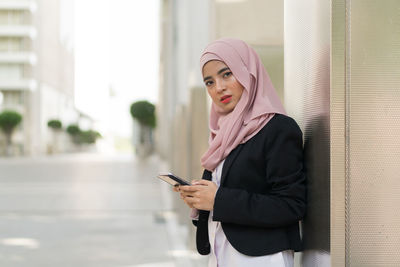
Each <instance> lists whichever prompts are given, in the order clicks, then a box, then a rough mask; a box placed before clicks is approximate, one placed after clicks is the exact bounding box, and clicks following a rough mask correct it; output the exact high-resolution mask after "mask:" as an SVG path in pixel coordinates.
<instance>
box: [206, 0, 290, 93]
mask: <svg viewBox="0 0 400 267" xmlns="http://www.w3.org/2000/svg"><path fill="white" fill-rule="evenodd" d="M283 3H284V1H282V0H251V1H218V0H214V2H213V8H212V9H211V12H212V13H213V15H214V20H213V21H214V26H213V27H212V29H211V32H212V34H213V36H212V39H218V38H221V37H233V38H238V39H242V40H244V41H245V42H247V43H249V44H250V45H251V46H252V47H253V48H254V49H255V50H256V52H257V53H258V54H259V55H260V57H261V60H262V62H263V64H264V66H265V68H266V70H267V72H268V74H269V76H270V78H271V81H272V83H273V84H274V86H275V88H276V90H277V92H278V95H279V96H280V97H281V99H282V101H283V88H284V78H283V60H284V57H283Z"/></svg>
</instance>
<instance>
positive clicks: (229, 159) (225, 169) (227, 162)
mask: <svg viewBox="0 0 400 267" xmlns="http://www.w3.org/2000/svg"><path fill="white" fill-rule="evenodd" d="M242 148H243V144H241V145H238V146H237V147H236V148H235V149H234V150H232V151H231V153H229V155H228V156H227V157H226V159H225V162H224V166H223V167H222V174H221V185H223V184H224V181H225V177H226V175H227V174H228V171H229V169H230V167H231V166H232V164H233V162H234V161H235V159H236V157H237V156H238V155H239V153H240V151H241V150H242Z"/></svg>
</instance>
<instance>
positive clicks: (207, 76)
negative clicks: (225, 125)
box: [203, 60, 244, 114]
mask: <svg viewBox="0 0 400 267" xmlns="http://www.w3.org/2000/svg"><path fill="white" fill-rule="evenodd" d="M203 80H204V83H205V85H206V87H207V91H208V94H209V95H210V97H211V99H212V101H213V102H214V104H215V105H217V106H218V107H219V108H220V109H221V110H222V112H223V113H225V114H226V113H229V112H231V111H232V110H233V109H234V108H235V106H236V104H237V103H238V102H239V100H240V97H241V96H242V93H243V89H244V87H243V86H242V85H241V84H240V83H239V82H238V81H237V80H236V78H235V76H233V74H232V72H231V70H230V69H229V68H228V66H227V65H225V63H224V62H222V61H219V60H211V61H209V62H207V63H206V64H205V65H204V67H203Z"/></svg>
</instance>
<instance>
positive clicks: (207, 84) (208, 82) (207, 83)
mask: <svg viewBox="0 0 400 267" xmlns="http://www.w3.org/2000/svg"><path fill="white" fill-rule="evenodd" d="M205 84H206V86H210V85H212V84H213V82H212V81H207V82H205Z"/></svg>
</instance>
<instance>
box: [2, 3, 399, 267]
mask: <svg viewBox="0 0 400 267" xmlns="http://www.w3.org/2000/svg"><path fill="white" fill-rule="evenodd" d="M399 11H400V2H399V1H397V0H385V1H378V0H302V1H299V0H285V1H281V0H146V1H139V0H112V1H111V0H79V1H78V0H0V266H7V267H11V266H12V267H15V266H40V267H42V266H110V267H114V266H115V267H116V266H118V267H128V266H129V267H133V266H135V267H161V266H165V267H175V266H176V267H180V266H185V267H190V266H207V257H204V256H200V255H198V254H197V252H196V251H195V232H194V230H195V229H194V227H193V226H192V223H191V221H190V220H189V210H188V208H187V207H186V206H185V205H183V204H182V203H181V201H180V200H179V197H178V196H177V195H176V194H175V193H174V192H172V190H171V188H170V186H169V185H168V184H166V183H164V182H162V181H160V180H158V179H157V178H156V176H157V174H158V173H159V172H165V171H167V172H173V173H175V174H177V175H178V176H181V177H182V178H186V179H189V180H191V179H197V178H199V177H201V174H202V167H201V165H200V157H201V155H202V154H203V153H204V152H205V151H206V149H207V146H208V111H209V107H210V104H211V100H210V99H209V98H208V96H207V94H206V90H205V88H204V85H203V82H202V78H201V72H200V69H199V58H200V55H201V52H202V50H203V49H204V48H205V46H206V45H207V44H208V43H209V42H211V41H213V40H215V39H218V38H221V37H234V38H239V39H242V40H244V41H246V42H247V43H249V44H250V45H251V46H252V47H253V48H254V49H255V50H256V51H257V53H258V54H259V55H260V57H261V59H262V62H263V64H264V66H265V68H266V69H267V71H268V73H269V75H270V77H271V80H272V82H273V84H274V86H275V88H276V90H277V92H278V95H279V96H280V98H281V100H282V102H283V103H284V106H285V108H286V110H287V112H288V115H290V116H291V117H293V118H294V119H295V120H296V121H297V122H298V124H299V125H300V127H301V129H302V130H303V134H304V147H305V159H306V162H305V163H306V167H307V177H308V210H307V215H306V217H305V219H304V220H303V222H302V223H301V227H302V230H303V240H304V251H303V252H301V253H300V252H299V253H296V255H295V266H305V267H308V266H310V267H313V266H317V267H318V266H323V267H325V266H340V267H343V266H385V267H386V266H400V253H399V252H398V250H397V247H398V245H400V241H399V240H400V232H399V231H398V229H399V225H400V214H399V213H398V212H397V211H396V209H395V208H393V207H396V205H399V204H400V197H399V194H398V192H399V188H400V184H399V180H398V176H399V173H400V169H399V166H400V145H399V143H398V138H399V137H400V124H399V119H400V104H399V103H400V101H399V100H400V90H399V85H400V34H399V33H400V12H399Z"/></svg>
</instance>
